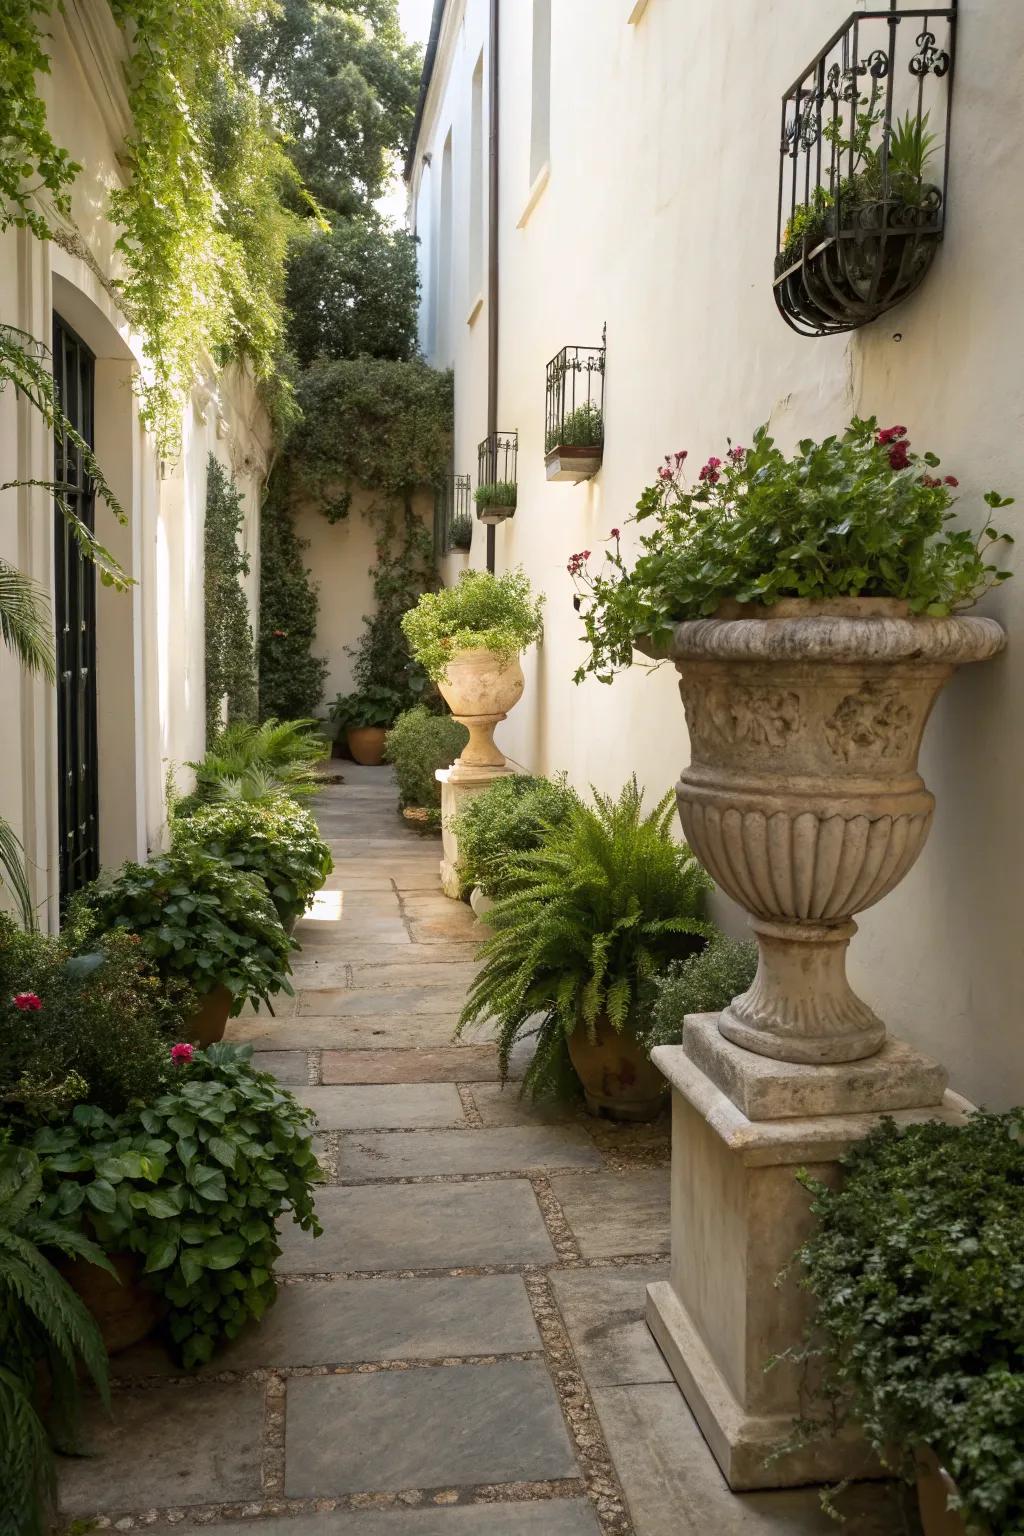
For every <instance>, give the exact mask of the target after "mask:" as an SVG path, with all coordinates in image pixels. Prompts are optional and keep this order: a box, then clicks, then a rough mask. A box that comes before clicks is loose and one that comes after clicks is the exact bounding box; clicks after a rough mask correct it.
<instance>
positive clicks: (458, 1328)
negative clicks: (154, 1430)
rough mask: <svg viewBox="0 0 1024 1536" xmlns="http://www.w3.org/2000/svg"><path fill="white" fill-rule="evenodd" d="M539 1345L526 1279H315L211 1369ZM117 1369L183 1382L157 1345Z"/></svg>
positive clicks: (120, 1360) (290, 1292)
mask: <svg viewBox="0 0 1024 1536" xmlns="http://www.w3.org/2000/svg"><path fill="white" fill-rule="evenodd" d="M539 1348H540V1338H539V1336H538V1334H537V1326H536V1324H535V1323H534V1320H533V1313H532V1311H531V1309H530V1303H529V1300H528V1298H527V1295H526V1288H525V1286H524V1285H523V1282H522V1280H521V1279H520V1278H519V1276H518V1275H466V1276H459V1277H458V1278H449V1277H447V1276H445V1277H443V1278H438V1279H427V1280H424V1279H420V1280H325V1281H318V1280H311V1281H309V1282H308V1283H305V1282H303V1283H301V1284H298V1285H284V1286H282V1287H281V1288H280V1290H279V1291H278V1293H277V1300H276V1301H275V1302H274V1305H273V1306H272V1307H271V1308H270V1309H269V1311H268V1312H267V1313H266V1314H265V1316H264V1317H263V1318H262V1320H261V1321H260V1322H259V1323H254V1324H252V1325H251V1326H250V1327H248V1328H247V1329H246V1330H245V1332H244V1333H243V1334H242V1335H241V1337H240V1338H238V1339H236V1340H235V1341H234V1342H233V1343H231V1344H228V1345H226V1346H225V1347H224V1349H222V1350H220V1351H219V1352H218V1354H217V1356H216V1358H215V1359H214V1360H212V1361H211V1362H210V1364H209V1366H207V1367H205V1370H206V1372H207V1373H209V1372H212V1371H244V1370H256V1369H260V1368H273V1367H277V1366H304V1365H354V1364H362V1363H371V1362H373V1361H375V1360H438V1359H443V1358H445V1357H448V1356H452V1357H454V1356H459V1355H508V1354H518V1353H520V1352H522V1351H527V1350H536V1349H539ZM112 1364H113V1370H114V1374H115V1376H120V1377H142V1376H165V1375H168V1374H170V1373H172V1372H173V1373H174V1374H176V1375H180V1368H179V1367H177V1366H175V1364H174V1362H173V1361H172V1359H171V1357H170V1355H169V1354H168V1353H167V1351H166V1349H164V1348H163V1346H162V1345H161V1344H159V1343H154V1342H152V1341H148V1340H147V1341H146V1342H145V1343H144V1344H140V1345H137V1346H136V1347H135V1348H134V1349H129V1350H126V1351H125V1352H124V1353H123V1354H120V1355H117V1356H115V1358H114V1360H113V1362H112Z"/></svg>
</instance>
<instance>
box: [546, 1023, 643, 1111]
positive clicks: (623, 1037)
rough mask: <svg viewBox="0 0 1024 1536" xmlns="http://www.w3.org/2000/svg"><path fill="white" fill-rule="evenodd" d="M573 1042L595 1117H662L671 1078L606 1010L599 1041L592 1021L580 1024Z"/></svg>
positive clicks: (598, 1026)
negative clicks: (589, 1026)
mask: <svg viewBox="0 0 1024 1536" xmlns="http://www.w3.org/2000/svg"><path fill="white" fill-rule="evenodd" d="M568 1044H569V1059H570V1060H571V1062H572V1064H573V1068H574V1069H575V1072H576V1075H577V1077H578V1078H579V1080H580V1082H581V1083H582V1084H583V1094H584V1097H585V1099H586V1102H587V1109H588V1110H589V1111H590V1113H591V1114H592V1115H598V1116H603V1117H604V1118H605V1119H607V1120H653V1119H655V1118H656V1116H657V1115H658V1114H659V1112H660V1110H661V1107H662V1105H663V1104H664V1102H665V1088H666V1085H665V1079H664V1077H663V1076H662V1074H661V1073H660V1072H659V1071H658V1068H657V1067H656V1066H655V1065H654V1064H653V1062H652V1061H650V1059H649V1058H648V1055H647V1052H646V1051H645V1050H644V1049H643V1047H642V1046H641V1045H639V1044H638V1042H637V1040H636V1038H635V1036H633V1035H632V1034H630V1033H629V1031H628V1029H627V1030H623V1031H622V1032H621V1033H620V1032H619V1030H617V1029H613V1028H612V1026H611V1024H609V1022H608V1020H607V1018H605V1016H604V1015H603V1014H602V1015H601V1016H600V1017H599V1018H598V1020H597V1023H596V1024H595V1026H594V1035H593V1039H591V1037H590V1035H589V1033H588V1031H587V1028H586V1025H585V1024H578V1025H577V1026H576V1028H575V1029H574V1030H573V1032H572V1034H571V1035H570V1036H569V1041H568Z"/></svg>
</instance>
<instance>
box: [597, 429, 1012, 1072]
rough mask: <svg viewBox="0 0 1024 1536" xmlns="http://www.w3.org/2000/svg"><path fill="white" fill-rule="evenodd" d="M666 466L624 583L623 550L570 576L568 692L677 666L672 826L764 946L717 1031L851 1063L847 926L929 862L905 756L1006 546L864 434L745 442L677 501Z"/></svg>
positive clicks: (954, 662)
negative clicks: (780, 444)
mask: <svg viewBox="0 0 1024 1536" xmlns="http://www.w3.org/2000/svg"><path fill="white" fill-rule="evenodd" d="M685 460H686V454H685V452H680V453H678V454H676V455H674V456H669V457H668V458H667V459H666V461H665V463H664V464H663V465H662V467H661V469H660V471H659V474H658V479H657V481H656V482H655V484H654V485H653V486H651V487H650V488H649V489H648V490H646V491H644V493H643V495H642V497H641V499H640V502H639V504H638V511H637V520H638V521H642V522H643V521H647V520H653V524H654V526H653V531H652V532H649V533H645V535H644V538H643V553H642V554H641V556H640V557H639V559H638V560H637V562H636V564H635V566H634V567H633V569H632V570H631V571H627V569H626V566H625V563H624V561H623V558H622V554H621V551H620V545H619V541H618V540H615V541H614V549H613V550H612V551H609V552H608V554H607V556H606V560H605V564H604V567H603V569H600V570H598V571H597V572H596V573H591V572H590V569H589V566H588V565H587V562H586V560H585V559H583V558H582V557H580V556H574V557H573V559H572V560H571V561H570V571H571V572H572V574H573V575H574V577H575V579H576V583H577V590H578V592H579V593H580V595H581V596H582V599H583V607H582V608H581V616H582V617H583V620H584V624H585V626H586V638H587V640H588V642H589V645H590V658H589V660H588V662H587V663H586V664H585V665H584V666H583V667H582V668H581V669H580V671H579V672H578V674H577V678H578V680H579V679H580V678H582V677H583V676H584V675H586V673H587V672H591V671H592V672H594V673H596V674H597V675H598V676H599V677H601V678H603V679H605V680H610V678H611V676H612V675H613V674H614V672H615V671H616V670H617V669H618V668H620V667H623V666H627V665H629V663H630V662H631V660H632V657H633V651H634V648H635V647H637V646H639V647H641V648H642V649H645V650H646V651H647V652H648V654H651V655H655V656H658V657H671V658H672V659H673V660H674V661H675V663H676V667H677V669H678V671H679V673H680V676H681V683H680V692H681V694H682V698H683V703H684V706H685V709H686V718H687V727H688V730H689V735H690V746H691V760H690V764H689V766H688V767H687V768H686V769H685V770H684V771H683V774H682V777H681V779H680V781H679V785H678V787H677V794H678V799H679V811H680V817H681V819H682V823H683V829H684V831H685V833H686V837H687V841H688V842H689V844H690V846H691V847H692V848H693V849H694V852H695V853H696V854H697V856H698V858H699V859H700V860H701V862H702V863H703V865H704V867H705V868H706V869H707V870H708V871H709V873H710V874H711V875H712V876H713V877H714V878H715V880H716V881H717V882H718V884H719V885H720V886H721V887H722V888H723V889H724V890H725V891H726V892H728V894H729V895H730V896H732V897H733V899H734V900H736V901H737V902H739V903H740V905H741V906H743V907H744V908H745V909H746V910H747V912H748V913H749V914H750V919H751V926H752V928H753V930H754V932H755V935H756V937H757V940H758V945H759V950H760V960H759V965H758V971H757V976H756V978H755V980H754V983H753V985H752V986H751V987H750V989H749V990H748V991H747V992H745V993H743V994H742V995H741V996H739V997H737V998H735V999H733V1001H732V1003H731V1004H730V1005H729V1007H727V1008H726V1009H724V1010H723V1012H722V1014H721V1015H720V1017H719V1022H718V1028H719V1030H720V1031H721V1033H722V1034H723V1035H724V1036H725V1037H726V1038H727V1039H728V1040H730V1041H732V1042H733V1044H735V1045H739V1046H742V1047H744V1048H745V1049H747V1050H752V1051H755V1052H758V1053H760V1054H761V1055H766V1056H772V1057H775V1058H776V1059H779V1060H782V1061H790V1062H801V1063H806V1064H821V1063H840V1062H844V1061H855V1060H859V1059H860V1058H863V1057H867V1056H871V1055H873V1054H874V1053H875V1052H877V1051H878V1050H880V1049H881V1047H882V1045H883V1044H884V1041H885V1026H884V1024H883V1023H882V1021H881V1020H880V1019H879V1018H878V1017H877V1016H876V1015H875V1014H874V1013H873V1012H872V1010H871V1009H870V1008H869V1007H868V1005H867V1004H866V1003H865V1002H863V1001H862V1000H861V999H860V998H859V997H858V996H857V995H856V993H855V992H854V991H853V989H852V988H851V986H850V984H849V982H848V980H847V977H846V948H847V946H848V944H849V942H850V939H851V937H852V936H853V934H854V933H855V932H856V928H855V925H854V924H853V921H852V918H853V916H854V914H855V913H856V912H859V911H861V910H863V909H864V908H865V907H868V906H871V905H873V904H874V903H875V902H877V901H880V900H881V899H882V897H883V896H885V895H886V894H887V892H889V891H890V890H892V889H893V888H894V887H895V886H896V885H897V884H898V883H899V882H900V880H902V878H903V876H904V875H905V874H906V873H907V871H908V870H909V869H910V868H911V866H912V865H913V863H914V861H915V859H916V858H917V856H918V854H919V853H920V851H921V849H922V847H923V846H924V842H925V839H926V837H927V835H928V831H929V828H930V826H931V820H932V813H933V809H934V803H935V802H934V799H933V797H932V795H931V794H930V793H929V792H928V790H927V789H926V787H925V785H924V783H923V781H922V779H921V777H920V775H919V774H918V772H917V756H918V750H919V747H920V743H921V738H922V735H923V733H924V728H925V724H926V722H927V720H928V716H929V714H930V712H931V709H932V706H933V704H934V702H935V699H936V697H937V696H938V694H939V692H940V690H941V688H942V687H943V685H944V684H945V683H946V682H947V681H948V680H949V678H950V677H951V676H952V675H953V672H954V669H955V668H956V667H957V666H960V665H962V664H965V663H967V662H975V661H982V660H985V659H986V658H988V657H991V656H994V655H996V654H997V652H999V651H1000V650H1001V649H1002V648H1003V646H1004V644H1005V635H1004V633H1003V630H1002V628H1001V627H1000V625H999V624H997V623H996V621H995V620H994V619H991V618H974V617H964V616H961V614H960V613H959V612H958V610H960V609H961V608H964V607H969V606H970V605H971V604H972V603H974V602H975V601H977V599H978V598H979V597H980V596H981V595H982V594H983V593H985V592H986V591H987V590H988V589H989V588H990V587H992V586H994V585H995V584H996V583H998V582H999V581H1001V580H1003V579H1004V578H1005V576H1006V575H1007V574H1008V573H1007V572H1005V571H1001V570H999V569H997V568H996V566H994V565H993V564H992V563H991V560H990V554H989V552H990V550H991V547H992V546H993V545H994V544H995V543H996V542H998V541H1000V540H1001V539H1002V538H1004V537H1006V536H1005V535H1002V534H1000V533H998V531H997V530H995V529H994V528H993V527H992V526H991V524H990V523H989V522H986V524H985V526H984V528H983V529H982V532H981V534H980V535H978V536H977V537H976V536H975V535H974V534H972V533H969V532H967V531H965V530H963V529H960V528H950V527H949V526H947V525H948V524H949V521H950V519H951V518H952V517H953V515H954V514H953V510H952V507H953V496H952V491H953V490H955V488H956V485H957V481H956V480H955V479H954V478H953V477H952V476H949V475H947V476H942V477H940V476H939V475H937V474H936V473H935V470H936V469H937V467H938V462H939V461H938V459H937V458H936V457H935V455H934V454H931V453H926V454H920V455H919V454H916V453H912V452H911V450H910V444H909V441H908V438H907V433H906V428H905V427H902V426H895V427H889V428H885V429H883V430H881V431H880V430H879V429H878V425H877V422H876V421H874V420H873V419H872V420H859V419H858V420H854V421H853V422H852V423H851V425H850V427H849V429H848V430H847V432H846V433H845V434H844V435H843V436H841V437H830V438H828V439H826V440H825V441H824V442H822V443H815V442H813V441H812V440H810V439H806V440H805V441H803V442H801V443H800V445H799V447H798V449H797V451H796V452H795V453H794V454H793V455H792V456H791V457H786V455H784V454H783V453H782V452H781V451H780V450H779V449H778V448H777V447H776V446H775V444H774V442H773V441H772V439H771V438H770V437H769V436H768V433H767V430H766V429H765V428H761V429H760V430H759V431H758V432H757V433H756V434H755V437H754V445H753V447H752V448H751V449H749V450H747V449H744V448H741V447H735V446H733V445H731V444H730V445H729V446H728V448H727V449H726V450H725V452H724V454H723V456H722V458H717V457H712V458H709V459H708V460H707V462H706V463H705V464H704V466H703V467H702V468H701V470H700V471H699V473H698V475H697V477H696V479H695V481H694V482H693V484H692V485H691V484H688V483H687V482H686V478H685ZM985 500H986V502H987V504H988V506H989V508H990V509H992V510H993V511H995V510H997V509H999V508H1001V507H1004V506H1006V505H1008V501H1007V500H1006V499H1005V498H1003V497H1001V496H999V495H998V494H997V493H996V492H989V493H988V495H987V496H986V497H985Z"/></svg>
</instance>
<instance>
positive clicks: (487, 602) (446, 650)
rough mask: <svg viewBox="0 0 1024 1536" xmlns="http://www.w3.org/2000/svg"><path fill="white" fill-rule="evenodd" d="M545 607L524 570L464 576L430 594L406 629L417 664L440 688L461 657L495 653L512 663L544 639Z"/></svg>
mask: <svg viewBox="0 0 1024 1536" xmlns="http://www.w3.org/2000/svg"><path fill="white" fill-rule="evenodd" d="M543 603H544V598H543V597H542V596H541V597H534V595H533V591H532V589H531V587H530V583H529V580H528V578H527V576H526V574H525V572H524V571H522V570H515V571H506V572H505V573H504V575H502V576H493V575H491V574H490V572H488V571H463V572H462V575H461V576H460V577H459V579H458V581H457V582H456V583H455V585H454V586H453V587H443V588H442V589H441V591H440V592H425V593H424V594H423V596H422V597H421V598H420V600H419V602H418V603H417V604H416V607H415V608H412V609H410V611H409V612H408V613H407V614H406V615H405V618H404V619H403V620H402V628H403V630H404V631H405V635H406V638H407V639H408V641H409V644H410V646H411V647H412V652H413V655H414V656H415V657H416V660H417V661H418V662H419V663H420V665H421V666H422V667H423V668H424V670H425V671H426V673H427V676H428V677H429V678H431V679H432V680H433V681H435V682H438V681H443V680H444V678H445V675H446V672H447V667H448V662H449V661H450V659H451V657H452V655H453V654H454V652H456V651H471V650H484V651H494V652H495V653H496V654H497V655H498V656H499V657H500V658H501V659H502V660H503V661H507V662H510V661H513V660H514V659H515V658H516V657H517V656H518V655H519V653H520V651H522V650H525V648H526V647H527V646H528V645H529V644H530V643H531V642H532V641H534V640H537V639H539V638H540V634H541V630H542V624H541V608H542V606H543Z"/></svg>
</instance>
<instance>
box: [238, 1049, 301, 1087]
mask: <svg viewBox="0 0 1024 1536" xmlns="http://www.w3.org/2000/svg"><path fill="white" fill-rule="evenodd" d="M252 1064H253V1066H254V1067H255V1068H256V1070H257V1071H258V1072H269V1073H270V1074H271V1075H272V1076H273V1077H276V1078H277V1080H278V1082H279V1083H287V1084H288V1085H289V1086H294V1085H295V1084H297V1083H308V1082H309V1068H308V1063H307V1058H306V1053H305V1051H254V1052H253V1057H252Z"/></svg>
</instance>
